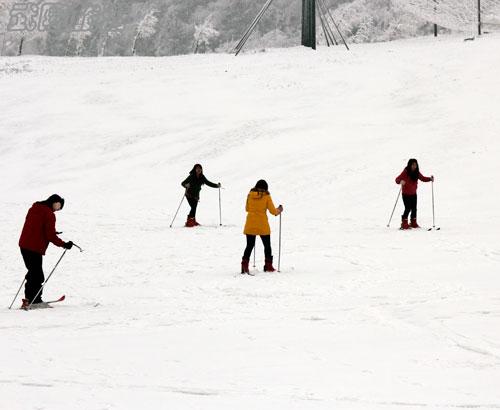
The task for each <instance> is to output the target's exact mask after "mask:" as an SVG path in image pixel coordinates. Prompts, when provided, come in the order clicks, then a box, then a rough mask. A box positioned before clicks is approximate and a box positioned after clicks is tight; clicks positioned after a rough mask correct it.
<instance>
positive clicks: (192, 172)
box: [189, 164, 203, 176]
mask: <svg viewBox="0 0 500 410" xmlns="http://www.w3.org/2000/svg"><path fill="white" fill-rule="evenodd" d="M198 167H200V168H201V173H202V174H203V167H202V166H201V165H200V164H194V167H193V169H192V170H191V171H189V175H195V176H196V168H198Z"/></svg>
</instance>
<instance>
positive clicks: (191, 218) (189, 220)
mask: <svg viewBox="0 0 500 410" xmlns="http://www.w3.org/2000/svg"><path fill="white" fill-rule="evenodd" d="M186 199H187V201H188V203H189V206H190V207H191V209H190V211H189V214H188V216H187V221H186V226H188V227H193V226H195V225H196V219H195V216H196V207H197V206H198V199H196V198H188V197H186Z"/></svg>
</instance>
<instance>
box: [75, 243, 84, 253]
mask: <svg viewBox="0 0 500 410" xmlns="http://www.w3.org/2000/svg"><path fill="white" fill-rule="evenodd" d="M73 246H75V247H76V248H77V249H78V250H79V251H80V252H83V249H82V248H80V247H79V246H78V245H77V244H76V243H73Z"/></svg>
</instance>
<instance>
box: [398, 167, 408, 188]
mask: <svg viewBox="0 0 500 410" xmlns="http://www.w3.org/2000/svg"><path fill="white" fill-rule="evenodd" d="M405 176H406V170H405V169H404V170H403V172H401V174H399V176H398V177H396V184H401V185H404V184H405V183H406V180H405Z"/></svg>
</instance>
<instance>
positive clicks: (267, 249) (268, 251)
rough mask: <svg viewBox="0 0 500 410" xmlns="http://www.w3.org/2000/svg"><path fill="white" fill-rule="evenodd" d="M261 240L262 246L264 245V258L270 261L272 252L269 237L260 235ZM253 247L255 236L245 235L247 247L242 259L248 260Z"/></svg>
mask: <svg viewBox="0 0 500 410" xmlns="http://www.w3.org/2000/svg"><path fill="white" fill-rule="evenodd" d="M260 239H262V244H263V245H264V256H265V258H266V259H271V258H272V257H273V251H272V250H271V235H260ZM254 246H255V235H247V247H246V248H245V252H243V259H247V260H250V255H251V254H252V251H253V248H254Z"/></svg>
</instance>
